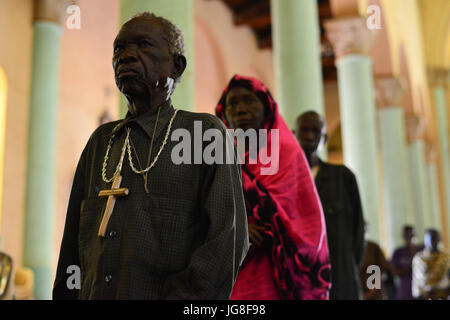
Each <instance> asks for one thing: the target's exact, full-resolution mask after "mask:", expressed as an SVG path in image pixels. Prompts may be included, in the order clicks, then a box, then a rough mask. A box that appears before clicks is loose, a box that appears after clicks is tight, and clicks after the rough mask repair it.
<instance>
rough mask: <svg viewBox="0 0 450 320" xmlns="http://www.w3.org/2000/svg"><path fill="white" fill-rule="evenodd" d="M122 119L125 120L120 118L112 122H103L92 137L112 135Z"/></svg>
mask: <svg viewBox="0 0 450 320" xmlns="http://www.w3.org/2000/svg"><path fill="white" fill-rule="evenodd" d="M122 121H123V119H119V120H116V121H111V122H107V123H104V124H101V125H100V126H98V127H97V129H95V130H94V132H93V133H92V134H91V139H92V138H99V137H106V136H110V135H111V134H112V132H113V129H114V128H115V127H116V126H117V125H118V124H119V123H120V122H122Z"/></svg>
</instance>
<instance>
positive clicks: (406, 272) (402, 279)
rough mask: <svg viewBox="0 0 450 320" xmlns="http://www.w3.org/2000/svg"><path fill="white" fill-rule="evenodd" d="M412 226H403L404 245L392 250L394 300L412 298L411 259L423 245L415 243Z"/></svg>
mask: <svg viewBox="0 0 450 320" xmlns="http://www.w3.org/2000/svg"><path fill="white" fill-rule="evenodd" d="M415 239H416V236H415V232H414V227H413V226H409V225H406V226H404V227H403V240H404V246H403V247H400V248H397V249H395V250H394V253H393V254H392V259H391V266H392V271H393V274H394V276H395V277H397V278H398V280H399V281H398V287H397V290H396V295H395V299H396V300H411V299H413V296H412V291H411V282H412V260H413V257H414V255H415V254H416V253H417V252H419V251H422V250H423V249H424V247H423V245H417V244H415Z"/></svg>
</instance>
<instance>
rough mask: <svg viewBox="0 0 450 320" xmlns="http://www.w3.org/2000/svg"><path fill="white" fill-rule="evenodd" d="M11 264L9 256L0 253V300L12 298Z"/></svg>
mask: <svg viewBox="0 0 450 320" xmlns="http://www.w3.org/2000/svg"><path fill="white" fill-rule="evenodd" d="M12 279H13V262H12V259H11V257H10V256H9V255H7V254H6V253H3V252H1V251H0V300H11V299H12V298H13V294H12V292H13V288H12V286H13V281H12Z"/></svg>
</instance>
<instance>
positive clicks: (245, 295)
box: [216, 75, 331, 300]
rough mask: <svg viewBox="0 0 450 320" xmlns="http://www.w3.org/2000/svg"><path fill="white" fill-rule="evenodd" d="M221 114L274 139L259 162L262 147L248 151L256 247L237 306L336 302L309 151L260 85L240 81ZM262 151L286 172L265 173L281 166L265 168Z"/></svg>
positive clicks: (245, 179) (238, 285) (238, 288)
mask: <svg viewBox="0 0 450 320" xmlns="http://www.w3.org/2000/svg"><path fill="white" fill-rule="evenodd" d="M216 115H217V116H218V117H219V118H221V119H222V121H223V122H224V124H225V125H226V126H227V127H228V128H230V129H243V130H248V129H255V130H259V129H266V130H267V138H265V139H258V140H259V141H258V146H256V148H257V149H256V150H257V159H256V160H257V161H253V162H251V161H250V160H251V159H250V158H253V156H252V155H254V153H253V152H251V150H252V148H255V146H251V145H250V146H246V149H245V150H246V151H245V155H244V159H243V162H244V164H242V183H243V186H244V195H245V201H246V206H247V215H248V225H249V227H248V230H249V238H250V243H251V244H252V245H251V247H250V250H249V252H248V254H247V256H246V258H245V260H244V262H243V264H242V267H241V270H240V272H239V274H238V277H237V279H236V282H235V285H234V288H233V292H232V294H231V299H234V300H248V299H250V300H278V299H322V300H326V299H328V293H329V289H330V286H331V284H330V264H329V260H328V246H327V239H326V228H325V220H324V217H323V212H322V207H321V205H320V200H319V197H318V195H317V191H316V188H315V186H314V182H313V179H312V176H311V173H310V170H309V167H308V163H307V161H306V158H305V156H304V154H303V151H302V150H301V148H300V146H299V144H298V143H297V140H296V139H295V137H294V135H293V134H292V132H291V130H289V128H288V126H287V125H286V123H285V122H284V120H283V118H282V117H281V115H280V114H279V113H278V106H277V103H276V102H275V100H274V99H273V98H272V95H271V94H270V92H269V90H268V89H267V88H266V87H265V86H264V85H263V84H262V83H261V82H260V81H259V80H257V79H253V78H247V77H243V76H239V75H236V76H234V77H233V78H232V79H231V81H230V83H229V85H228V86H227V88H226V89H225V90H224V93H223V95H222V98H221V99H220V101H219V104H218V106H217V107H216ZM276 129H277V130H276ZM277 132H278V136H277V134H276V133H277ZM263 140H264V141H263ZM275 148H276V149H275ZM262 152H264V154H265V155H267V157H266V158H270V159H271V160H272V162H273V161H275V162H276V165H277V169H278V170H274V172H271V173H269V174H267V172H266V174H264V173H262V172H264V169H268V167H270V166H273V163H269V164H263V163H267V161H260V160H261V154H262ZM277 158H278V159H277ZM255 162H256V163H255ZM266 171H267V170H266Z"/></svg>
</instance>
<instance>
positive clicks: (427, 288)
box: [412, 229, 450, 300]
mask: <svg viewBox="0 0 450 320" xmlns="http://www.w3.org/2000/svg"><path fill="white" fill-rule="evenodd" d="M440 240H441V239H440V235H439V231H437V230H435V229H429V230H427V231H426V233H425V238H424V244H425V249H424V250H423V251H420V252H418V253H417V254H416V255H415V256H414V258H413V262H412V294H413V296H414V297H415V298H419V299H431V300H438V299H449V295H450V278H449V272H450V261H449V255H448V254H447V253H446V252H443V251H440V250H439V242H440Z"/></svg>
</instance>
